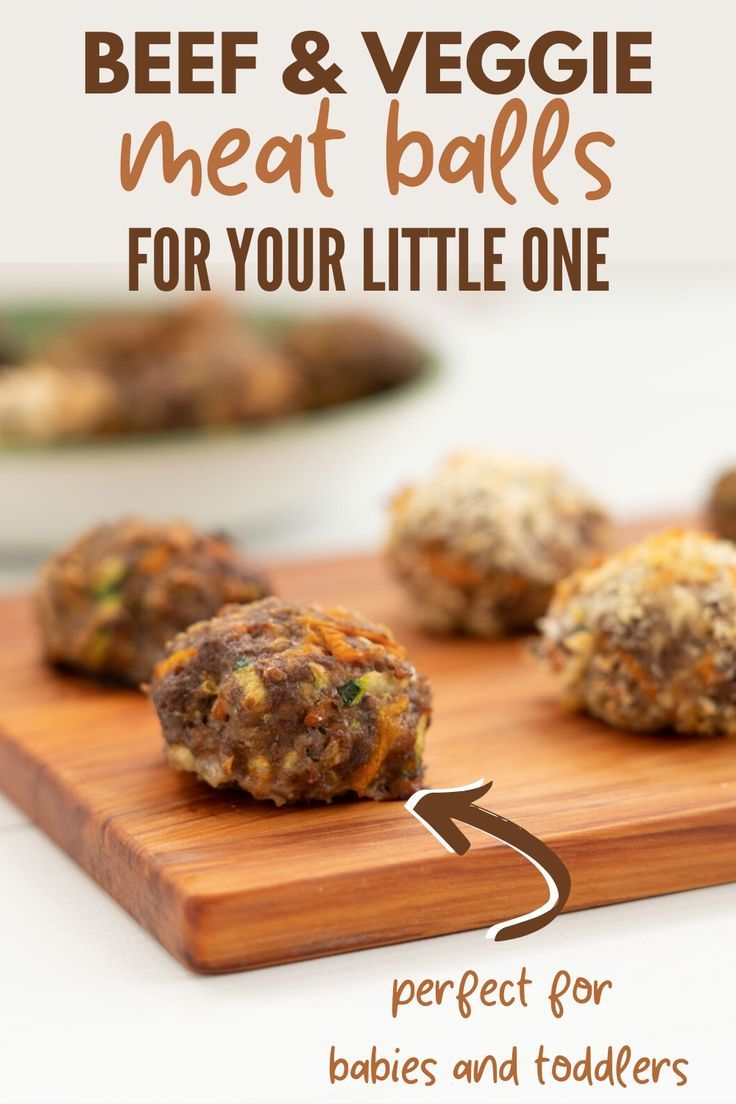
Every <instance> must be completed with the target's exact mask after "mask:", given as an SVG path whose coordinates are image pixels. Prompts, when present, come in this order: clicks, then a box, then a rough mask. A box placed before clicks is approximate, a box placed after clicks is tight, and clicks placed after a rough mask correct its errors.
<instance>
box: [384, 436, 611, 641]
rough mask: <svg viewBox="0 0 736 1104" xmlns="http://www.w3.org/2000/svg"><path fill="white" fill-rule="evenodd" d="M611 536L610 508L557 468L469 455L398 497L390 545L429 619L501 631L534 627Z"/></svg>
mask: <svg viewBox="0 0 736 1104" xmlns="http://www.w3.org/2000/svg"><path fill="white" fill-rule="evenodd" d="M608 539H609V523H608V518H607V516H606V514H605V512H604V511H603V509H602V508H601V507H600V506H599V505H598V504H597V503H596V502H595V501H593V500H592V499H591V498H589V497H588V495H586V494H584V493H583V492H582V491H580V490H578V489H577V487H575V486H574V485H573V484H571V483H570V482H569V480H568V479H567V478H566V477H565V476H564V475H563V474H562V473H561V472H559V471H558V470H557V469H556V468H549V467H541V466H538V465H534V464H529V463H524V462H520V461H503V460H497V459H494V458H493V457H490V456H486V455H484V454H481V453H467V454H463V455H460V456H456V457H453V458H451V459H450V460H448V461H447V462H446V463H445V464H444V465H443V466H442V467H441V468H440V469H439V471H438V472H437V473H436V474H435V475H434V476H432V477H431V478H430V479H428V480H426V481H424V482H422V483H419V484H418V485H416V486H413V487H409V488H407V489H406V490H404V491H402V492H401V493H400V494H398V495H397V496H396V497H395V498H394V501H393V503H392V509H391V529H390V534H389V542H388V550H387V551H388V559H389V565H390V567H391V569H392V571H393V573H394V574H395V575H396V576H397V578H398V579H399V581H400V582H401V583H402V585H403V586H404V588H405V590H406V591H407V593H408V595H409V597H410V599H411V601H412V605H413V607H414V609H415V612H416V616H417V619H418V621H419V622H420V623H421V624H422V625H424V626H425V627H426V628H428V629H431V630H434V631H438V632H460V633H469V634H471V635H475V636H482V637H495V636H500V635H502V634H503V633H507V632H514V631H518V630H523V629H529V628H532V627H533V626H534V623H535V622H536V620H537V618H538V617H540V616H541V615H542V614H543V613H544V611H545V609H546V608H547V603H548V602H549V599H550V597H551V595H552V589H553V587H554V584H555V583H556V582H557V581H558V580H559V579H561V578H563V577H564V576H565V575H567V574H569V572H570V571H572V570H573V569H574V568H576V567H579V566H580V565H581V564H583V563H585V562H586V561H588V560H589V559H590V558H591V557H593V556H594V555H596V554H597V553H599V552H600V551H601V550H602V549H603V548H605V546H606V544H607V542H608Z"/></svg>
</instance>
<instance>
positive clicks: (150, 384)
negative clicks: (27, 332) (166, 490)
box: [43, 304, 303, 432]
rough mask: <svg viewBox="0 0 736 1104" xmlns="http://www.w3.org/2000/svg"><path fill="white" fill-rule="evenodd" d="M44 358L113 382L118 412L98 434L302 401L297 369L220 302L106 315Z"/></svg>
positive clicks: (202, 422) (284, 410)
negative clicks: (92, 373) (173, 308)
mask: <svg viewBox="0 0 736 1104" xmlns="http://www.w3.org/2000/svg"><path fill="white" fill-rule="evenodd" d="M43 356H44V358H45V359H46V360H47V361H49V362H50V363H51V364H53V365H54V366H56V368H57V369H60V370H65V369H66V370H80V369H85V370H87V371H91V372H96V373H98V374H99V375H100V376H101V377H102V378H104V379H105V380H107V381H109V382H110V383H112V384H113V385H114V387H115V390H116V402H115V407H114V410H112V411H111V412H108V414H107V416H106V421H105V423H104V424H103V426H102V427H100V426H99V425H97V424H95V425H93V426H91V432H100V431H101V430H102V431H107V432H127V431H152V430H159V429H171V428H174V429H176V428H186V427H192V426H221V425H231V424H236V423H240V422H252V421H262V420H265V419H270V418H276V417H280V416H282V415H285V414H290V413H292V412H293V411H294V410H297V409H299V408H301V406H302V405H303V397H302V383H301V378H300V375H299V372H298V371H297V370H296V368H295V367H294V366H293V365H292V364H291V363H290V362H289V361H288V360H287V359H286V357H285V356H284V355H283V354H282V353H280V352H279V351H278V350H276V349H275V348H273V347H271V346H269V345H267V344H266V343H264V341H262V340H261V339H260V338H259V337H257V336H256V335H255V334H254V333H253V332H252V331H251V329H250V328H249V327H248V326H247V325H245V324H244V323H243V321H242V319H240V318H238V317H237V316H235V315H233V314H230V313H228V312H227V311H226V310H224V309H223V308H221V307H219V306H217V305H216V304H210V305H201V304H200V305H198V306H195V307H189V308H185V309H182V310H178V311H170V312H162V313H151V314H148V315H147V314H141V315H138V316H127V317H126V316H120V317H118V318H107V319H104V320H100V321H98V322H95V323H91V324H89V325H88V326H86V327H82V328H77V329H76V330H73V331H71V332H70V333H68V334H67V335H62V336H60V337H57V338H56V339H55V340H54V341H53V342H51V343H50V344H49V346H48V347H47V348H46V349H45V350H44V351H43Z"/></svg>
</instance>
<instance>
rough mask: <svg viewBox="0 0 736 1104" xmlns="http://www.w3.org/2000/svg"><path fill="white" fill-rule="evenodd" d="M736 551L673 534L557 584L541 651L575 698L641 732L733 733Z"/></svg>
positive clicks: (600, 715) (576, 702) (725, 544)
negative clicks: (660, 730) (663, 730)
mask: <svg viewBox="0 0 736 1104" xmlns="http://www.w3.org/2000/svg"><path fill="white" fill-rule="evenodd" d="M734 625H736V548H735V547H734V546H733V545H732V544H731V543H730V542H728V541H721V540H716V539H715V538H713V537H711V536H708V535H706V534H702V533H693V532H683V531H673V532H668V533H664V534H661V535H657V536H654V537H650V538H649V539H647V540H645V541H643V542H642V543H641V544H638V545H635V546H634V547H632V548H628V549H626V550H625V551H623V552H619V553H617V554H616V555H613V556H610V557H609V558H608V559H606V560H604V561H603V562H602V563H600V564H599V565H598V566H596V567H592V568H589V569H587V570H579V571H577V572H576V573H575V574H573V575H572V576H571V577H570V578H569V579H565V580H564V581H563V582H561V583H560V585H559V586H558V588H557V590H556V592H555V596H554V599H553V601H552V603H551V605H550V608H549V612H548V613H547V616H546V617H545V618H544V619H543V621H542V623H541V629H542V633H543V636H542V639H541V641H540V645H539V647H540V651H541V652H542V654H543V655H544V656H546V658H547V660H548V661H549V663H550V664H551V666H552V668H553V669H554V670H555V671H557V672H558V673H559V674H560V676H561V679H562V685H563V687H564V691H565V694H566V696H567V698H568V699H569V701H570V702H571V704H573V705H575V706H577V707H579V708H582V709H585V710H587V711H588V712H589V713H592V714H593V716H594V717H598V718H600V719H601V720H603V721H607V722H608V724H611V725H615V726H617V727H619V728H625V729H631V730H634V731H642V732H645V731H652V732H654V731H657V730H659V729H667V728H669V729H674V730H675V731H677V732H682V733H688V734H695V735H700V736H711V735H716V734H718V733H725V734H727V735H729V736H733V735H736V634H735V633H734Z"/></svg>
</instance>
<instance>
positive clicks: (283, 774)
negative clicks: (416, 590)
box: [151, 598, 430, 805]
mask: <svg viewBox="0 0 736 1104" xmlns="http://www.w3.org/2000/svg"><path fill="white" fill-rule="evenodd" d="M151 698H152V700H153V703H154V705H155V707H156V709H157V711H158V715H159V718H160V720H161V726H162V729H163V735H164V740H165V747H166V754H167V756H168V759H169V762H170V763H171V764H172V766H174V767H175V768H177V769H178V770H184V771H192V772H193V773H194V774H196V775H198V776H199V777H200V778H202V779H204V781H205V782H208V783H209V784H210V785H211V786H239V787H240V788H241V789H243V790H247V791H248V793H250V794H252V796H253V797H256V798H262V799H270V800H271V801H274V802H275V803H276V804H277V805H283V804H284V803H285V802H295V801H331V800H332V799H333V798H335V797H339V796H340V795H342V794H348V793H352V794H357V795H359V796H360V797H370V798H373V799H374V800H376V801H380V800H383V799H385V798H406V797H409V796H410V795H411V794H412V793H414V792H415V791H416V790H417V789H419V787H420V785H421V780H422V751H423V744H424V734H425V731H426V728H427V725H428V723H429V718H430V694H429V685H428V683H427V680H426V679H425V678H424V677H423V676H422V675H419V674H418V673H417V671H416V670H415V669H414V667H413V666H412V664H411V663H410V662H409V660H408V659H407V656H406V652H405V651H404V649H403V648H402V647H401V645H400V644H398V643H397V641H396V640H395V639H394V637H393V635H392V634H391V632H390V631H389V630H388V629H386V628H384V627H383V626H381V625H374V624H371V623H370V622H369V621H365V620H363V618H361V617H360V616H358V615H357V614H353V613H349V612H348V611H347V610H344V609H335V610H327V609H321V608H320V607H319V606H300V605H296V604H293V603H288V602H282V601H280V600H279V599H277V598H266V599H264V600H263V601H260V602H253V603H251V604H250V605H248V606H229V607H228V608H226V609H224V610H222V612H221V613H220V614H219V616H217V617H214V618H212V619H211V620H210V621H202V622H200V623H199V624H197V625H192V626H190V628H189V629H187V630H186V632H183V633H180V634H179V636H177V637H176V639H175V640H174V641H173V642H172V643H171V644H170V645H169V649H168V654H167V655H166V657H165V658H164V659H162V660H161V661H160V662H159V663H158V665H157V667H156V670H155V672H154V677H153V682H152V685H151Z"/></svg>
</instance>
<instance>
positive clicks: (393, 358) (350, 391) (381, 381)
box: [284, 314, 425, 408]
mask: <svg viewBox="0 0 736 1104" xmlns="http://www.w3.org/2000/svg"><path fill="white" fill-rule="evenodd" d="M284 347H285V351H286V354H287V356H289V357H290V358H291V360H292V361H293V362H294V364H295V365H296V366H297V367H298V368H299V370H300V372H301V373H302V377H303V383H304V386H305V389H306V394H305V401H306V404H307V406H311V407H315V408H317V407H323V406H333V405H335V404H337V403H343V402H349V401H350V400H351V399H356V398H360V396H362V395H370V394H372V393H374V392H377V391H384V390H386V389H387V388H389V387H393V386H394V385H396V384H398V383H402V382H404V381H405V380H408V379H411V378H412V377H413V376H416V375H418V374H419V372H420V371H421V369H422V367H423V366H424V361H425V356H424V353H423V351H422V350H421V349H420V348H419V346H418V345H416V344H415V343H414V342H413V341H412V340H411V338H409V337H407V335H406V334H404V333H402V332H400V331H399V330H396V329H394V328H393V326H389V325H387V324H386V323H384V322H379V321H377V320H376V319H373V318H365V317H363V316H361V315H353V314H344V315H334V316H326V317H321V318H308V319H305V320H304V321H301V322H298V323H296V324H295V325H293V326H292V327H291V329H290V330H289V331H288V333H287V335H286V338H285V342H284Z"/></svg>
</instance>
